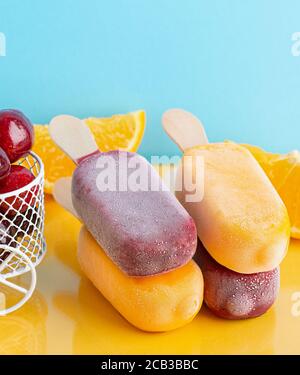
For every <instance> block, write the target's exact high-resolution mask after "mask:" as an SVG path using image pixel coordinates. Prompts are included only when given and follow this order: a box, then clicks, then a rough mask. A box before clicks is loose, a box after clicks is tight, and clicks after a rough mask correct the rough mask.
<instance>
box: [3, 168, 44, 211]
mask: <svg viewBox="0 0 300 375" xmlns="http://www.w3.org/2000/svg"><path fill="white" fill-rule="evenodd" d="M34 179H35V177H34V175H33V174H32V173H31V172H30V170H29V169H27V168H25V167H22V166H21V165H12V166H11V170H10V173H9V175H8V176H7V177H6V178H4V179H2V180H1V183H0V194H5V193H9V192H13V191H15V190H18V189H21V188H22V187H24V186H26V185H28V184H29V183H30V182H31V181H33V180H34ZM34 189H37V187H35V188H32V189H31V191H28V190H25V191H24V192H22V193H16V195H11V196H9V197H7V198H5V200H4V201H3V202H2V203H1V204H0V212H2V213H4V214H7V215H9V216H15V215H16V214H20V213H25V212H26V211H27V209H28V208H30V207H32V206H33V205H34V203H35V202H34V194H35V193H36V192H35V191H34Z"/></svg>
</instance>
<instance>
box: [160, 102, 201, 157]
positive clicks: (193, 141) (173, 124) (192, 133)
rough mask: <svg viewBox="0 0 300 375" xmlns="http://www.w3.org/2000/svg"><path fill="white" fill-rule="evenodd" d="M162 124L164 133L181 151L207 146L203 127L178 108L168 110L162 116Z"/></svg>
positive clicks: (191, 116)
mask: <svg viewBox="0 0 300 375" xmlns="http://www.w3.org/2000/svg"><path fill="white" fill-rule="evenodd" d="M162 124H163V128H164V130H165V132H166V133H167V134H168V136H169V137H170V138H171V139H172V140H173V141H174V142H175V143H176V144H177V146H178V147H179V148H180V149H181V151H184V150H186V149H188V148H190V147H195V146H199V145H205V144H208V138H207V135H206V133H205V130H204V126H203V125H202V123H201V121H200V120H199V119H198V118H197V117H196V116H194V115H193V114H192V113H190V112H187V111H184V110H183V109H179V108H174V109H169V110H168V111H166V112H165V113H164V114H163V116H162Z"/></svg>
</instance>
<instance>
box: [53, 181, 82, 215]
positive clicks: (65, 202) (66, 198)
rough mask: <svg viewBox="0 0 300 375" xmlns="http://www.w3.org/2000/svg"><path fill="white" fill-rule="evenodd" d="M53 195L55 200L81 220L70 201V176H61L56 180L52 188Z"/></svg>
mask: <svg viewBox="0 0 300 375" xmlns="http://www.w3.org/2000/svg"><path fill="white" fill-rule="evenodd" d="M53 196H54V199H55V200H56V202H57V203H58V204H59V205H60V206H62V207H63V208H65V209H66V210H67V211H69V212H70V213H71V214H72V215H73V216H75V217H76V218H77V219H78V220H80V221H81V219H80V217H79V215H78V214H77V212H76V210H75V208H74V206H73V202H72V178H71V177H63V178H60V179H59V180H57V181H56V182H55V184H54V188H53Z"/></svg>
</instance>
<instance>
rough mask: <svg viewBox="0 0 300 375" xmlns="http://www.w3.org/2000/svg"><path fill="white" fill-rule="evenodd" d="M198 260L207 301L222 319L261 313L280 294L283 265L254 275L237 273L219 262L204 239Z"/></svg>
mask: <svg viewBox="0 0 300 375" xmlns="http://www.w3.org/2000/svg"><path fill="white" fill-rule="evenodd" d="M195 260H196V262H197V263H198V264H199V266H200V268H201V270H202V272H203V276H204V301H205V303H206V305H207V306H208V307H209V309H210V310H211V311H212V312H213V313H214V314H216V315H217V316H219V317H221V318H225V319H246V318H254V317H257V316H260V315H262V314H264V313H265V312H266V311H267V310H268V309H269V308H270V307H271V306H272V305H273V304H274V302H275V300H276V298H277V296H278V292H279V284H280V271H279V267H276V268H275V269H273V270H271V271H267V272H259V273H253V274H241V273H237V272H234V271H231V270H229V269H228V268H225V267H223V266H221V265H220V264H218V263H217V262H216V261H215V260H214V259H213V258H212V257H211V256H210V255H209V254H208V252H207V251H206V250H205V248H204V247H203V245H202V244H201V242H200V241H199V245H198V248H197V252H196V255H195Z"/></svg>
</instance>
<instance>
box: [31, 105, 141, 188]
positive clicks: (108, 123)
mask: <svg viewBox="0 0 300 375" xmlns="http://www.w3.org/2000/svg"><path fill="white" fill-rule="evenodd" d="M84 121H85V123H86V124H87V125H88V126H89V128H90V129H91V131H92V132H93V134H94V136H95V139H96V142H97V144H98V146H99V149H100V150H101V151H104V152H105V151H110V150H125V151H131V152H135V151H137V149H138V147H139V145H140V143H141V141H142V138H143V134H144V130H145V125H146V115H145V112H144V111H136V112H131V113H128V114H125V115H114V116H112V117H110V118H95V117H91V118H88V119H85V120H84ZM34 128H35V143H34V147H33V151H34V152H36V153H37V154H38V155H39V156H40V157H41V158H42V160H43V162H44V166H45V192H46V193H49V194H51V193H52V189H53V186H54V183H55V181H56V180H58V179H59V178H61V177H67V176H71V175H72V174H73V171H74V169H75V165H74V163H73V162H72V161H71V160H70V159H69V158H68V157H67V156H66V155H65V154H64V153H63V152H62V151H61V150H60V149H59V148H58V147H57V146H56V145H55V144H54V142H53V141H52V139H51V138H50V135H49V132H48V126H47V125H34Z"/></svg>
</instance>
